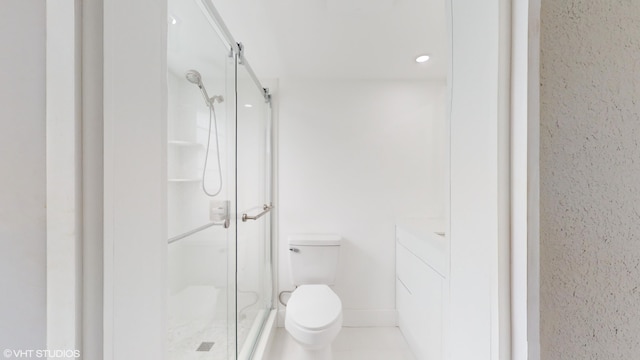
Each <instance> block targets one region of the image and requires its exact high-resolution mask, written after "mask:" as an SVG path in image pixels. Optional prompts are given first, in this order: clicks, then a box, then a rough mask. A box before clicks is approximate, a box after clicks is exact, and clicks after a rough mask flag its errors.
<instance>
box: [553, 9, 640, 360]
mask: <svg viewBox="0 0 640 360" xmlns="http://www.w3.org/2000/svg"><path fill="white" fill-rule="evenodd" d="M541 33H542V38H541V51H542V55H541V131H540V143H541V144H540V146H541V149H540V173H541V196H540V197H541V198H540V212H541V218H540V220H541V234H540V241H541V255H540V256H541V259H540V260H541V261H540V270H541V346H542V359H545V360H553V359H564V360H573V359H581V360H582V359H637V358H638V354H640V305H639V304H640V280H639V279H640V161H639V159H640V157H639V155H640V144H639V139H640V101H639V100H638V99H640V87H639V86H638V69H639V66H640V62H639V60H638V59H640V36H638V34H640V3H638V2H636V1H604V0H599V1H598V0H590V1H550V0H544V1H543V2H542V31H541Z"/></svg>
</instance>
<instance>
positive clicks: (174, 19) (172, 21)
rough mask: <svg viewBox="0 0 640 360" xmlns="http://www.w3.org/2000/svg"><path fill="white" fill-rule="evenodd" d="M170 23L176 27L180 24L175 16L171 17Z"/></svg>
mask: <svg viewBox="0 0 640 360" xmlns="http://www.w3.org/2000/svg"><path fill="white" fill-rule="evenodd" d="M169 22H170V23H171V25H175V24H177V23H178V20H177V19H176V18H174V17H173V16H171V15H169Z"/></svg>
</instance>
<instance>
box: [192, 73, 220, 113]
mask: <svg viewBox="0 0 640 360" xmlns="http://www.w3.org/2000/svg"><path fill="white" fill-rule="evenodd" d="M185 77H186V78H187V81H189V82H190V83H192V84H195V85H197V86H198V87H199V88H200V91H201V92H202V96H203V97H204V102H205V103H206V104H207V106H209V107H212V106H213V103H214V102H216V101H217V102H218V103H221V102H223V101H224V98H223V97H222V95H215V96H212V97H209V94H208V93H207V89H206V88H205V87H204V84H203V83H202V75H200V73H199V72H198V70H189V71H187V73H186V74H185Z"/></svg>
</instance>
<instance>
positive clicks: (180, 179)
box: [167, 178, 202, 183]
mask: <svg viewBox="0 0 640 360" xmlns="http://www.w3.org/2000/svg"><path fill="white" fill-rule="evenodd" d="M167 181H169V182H170V183H194V182H200V181H202V179H201V178H192V179H188V178H170V179H167Z"/></svg>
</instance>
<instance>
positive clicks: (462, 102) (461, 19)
mask: <svg viewBox="0 0 640 360" xmlns="http://www.w3.org/2000/svg"><path fill="white" fill-rule="evenodd" d="M450 4H451V12H452V42H451V44H452V59H453V61H452V74H453V75H452V94H451V96H452V100H451V101H452V112H451V128H450V131H451V143H450V149H451V154H450V161H451V162H450V167H451V180H450V181H451V184H450V185H451V190H450V191H451V203H450V206H451V209H450V216H451V224H450V226H451V229H450V241H451V244H450V246H451V263H450V266H451V271H450V294H449V295H450V314H449V316H450V329H449V333H450V336H449V354H448V355H449V358H450V359H452V360H466V359H509V358H510V355H511V354H510V349H509V344H510V340H509V333H510V329H509V320H510V319H509V315H510V314H509V311H508V310H509V300H510V299H509V292H508V291H509V286H508V281H507V282H506V283H505V277H506V279H507V280H508V274H509V258H508V254H509V243H508V240H509V233H508V229H509V228H508V220H509V214H508V212H506V211H505V210H508V202H506V201H505V200H507V201H508V191H509V183H508V180H509V177H508V175H509V174H508V156H506V155H508V154H509V148H508V145H509V137H508V129H509V127H508V125H507V120H508V119H509V117H508V112H505V110H507V111H508V109H509V107H508V101H506V100H508V99H509V93H508V91H509V87H508V74H509V69H510V66H509V63H508V57H506V60H507V61H506V62H505V45H506V50H507V51H508V49H509V47H508V45H509V41H508V40H509V39H508V37H507V38H506V39H505V34H507V35H508V34H509V31H510V29H509V27H508V23H507V24H505V22H506V19H508V18H509V17H510V11H509V10H508V9H505V4H507V2H506V1H504V0H493V1H482V2H479V1H475V0H455V1H451V2H450ZM505 10H506V11H505ZM478 54H482V56H478ZM507 54H508V52H507ZM505 80H507V81H505ZM505 130H506V131H505ZM505 230H506V232H505ZM505 255H506V256H505ZM505 275H506V276H505ZM461 344H463V346H460V345H461Z"/></svg>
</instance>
